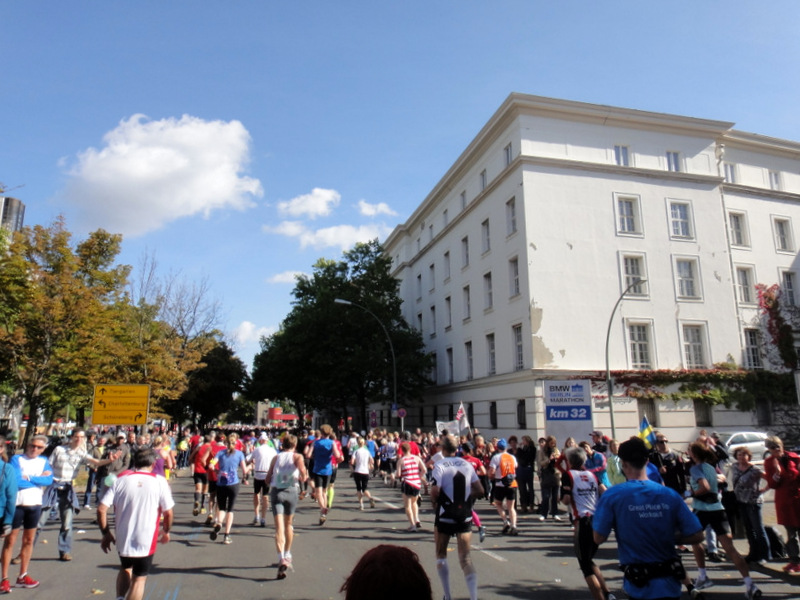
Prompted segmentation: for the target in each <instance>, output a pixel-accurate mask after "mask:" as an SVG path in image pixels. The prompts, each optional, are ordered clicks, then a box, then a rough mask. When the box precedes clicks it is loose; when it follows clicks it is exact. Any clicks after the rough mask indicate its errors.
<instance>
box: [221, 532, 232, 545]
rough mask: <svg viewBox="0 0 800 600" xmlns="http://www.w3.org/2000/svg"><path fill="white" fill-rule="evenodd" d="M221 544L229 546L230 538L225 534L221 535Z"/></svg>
mask: <svg viewBox="0 0 800 600" xmlns="http://www.w3.org/2000/svg"><path fill="white" fill-rule="evenodd" d="M222 543H223V544H230V543H231V536H229V535H228V534H227V533H226V534H225V535H223V536H222Z"/></svg>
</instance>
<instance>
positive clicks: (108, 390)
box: [92, 383, 150, 425]
mask: <svg viewBox="0 0 800 600" xmlns="http://www.w3.org/2000/svg"><path fill="white" fill-rule="evenodd" d="M149 408H150V386H149V385H139V384H116V383H104V384H99V385H96V386H94V399H93V402H92V424H93V425H144V424H145V423H147V417H148V409H149Z"/></svg>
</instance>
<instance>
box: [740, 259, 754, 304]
mask: <svg viewBox="0 0 800 600" xmlns="http://www.w3.org/2000/svg"><path fill="white" fill-rule="evenodd" d="M754 281H755V277H754V276H753V267H736V295H737V296H738V298H739V302H741V303H742V304H752V303H753V302H755V299H756V291H755V288H754V287H753V282H754Z"/></svg>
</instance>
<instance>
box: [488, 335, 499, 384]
mask: <svg viewBox="0 0 800 600" xmlns="http://www.w3.org/2000/svg"><path fill="white" fill-rule="evenodd" d="M486 371H487V373H488V374H489V375H494V374H495V373H497V364H496V363H495V355H494V334H493V333H487V334H486Z"/></svg>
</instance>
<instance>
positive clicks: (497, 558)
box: [470, 546, 508, 562]
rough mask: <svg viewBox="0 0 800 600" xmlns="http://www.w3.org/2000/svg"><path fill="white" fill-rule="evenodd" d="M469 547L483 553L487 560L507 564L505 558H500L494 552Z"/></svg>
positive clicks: (478, 547) (477, 547)
mask: <svg viewBox="0 0 800 600" xmlns="http://www.w3.org/2000/svg"><path fill="white" fill-rule="evenodd" d="M470 547H471V548H472V549H473V550H477V551H478V552H483V553H484V554H485V555H486V556H488V557H489V558H493V559H495V560H496V561H498V562H508V559H507V558H503V557H502V556H500V555H499V554H497V553H496V552H492V551H491V550H484V549H483V548H481V547H480V546H470Z"/></svg>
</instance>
